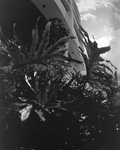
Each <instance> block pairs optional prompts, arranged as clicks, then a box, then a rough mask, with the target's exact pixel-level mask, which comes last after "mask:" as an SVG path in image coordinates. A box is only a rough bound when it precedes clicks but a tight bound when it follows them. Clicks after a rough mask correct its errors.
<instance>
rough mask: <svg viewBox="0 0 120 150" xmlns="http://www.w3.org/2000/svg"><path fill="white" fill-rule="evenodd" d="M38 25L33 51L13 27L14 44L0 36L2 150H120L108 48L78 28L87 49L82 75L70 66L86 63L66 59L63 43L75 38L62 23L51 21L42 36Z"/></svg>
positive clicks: (114, 78) (119, 114)
mask: <svg viewBox="0 0 120 150" xmlns="http://www.w3.org/2000/svg"><path fill="white" fill-rule="evenodd" d="M38 21H39V19H38V20H37V24H36V27H35V29H33V30H32V43H31V48H30V50H29V49H27V48H28V47H27V46H26V45H25V44H23V42H22V41H21V40H20V39H19V38H18V37H17V36H16V33H15V26H14V34H15V35H14V38H13V39H12V40H9V39H7V38H6V37H5V36H4V35H3V34H2V32H1V33H0V39H1V43H0V146H1V147H0V149H1V150H40V149H41V150H50V149H52V150H67V149H68V150H69V149H73V150H78V149H79V150H85V149H86V150H96V149H97V150H119V149H120V142H119V139H120V132H119V128H120V121H119V117H120V111H119V106H118V107H114V101H113V99H112V95H116V93H117V92H119V85H118V83H117V75H116V68H115V67H114V68H115V72H113V70H111V69H110V67H108V66H107V65H106V64H105V63H101V62H103V61H105V60H103V58H102V57H101V56H100V54H102V53H104V52H107V51H108V50H109V47H105V48H98V47H97V43H96V42H93V43H92V42H91V41H90V39H89V36H88V34H87V33H86V31H84V29H83V28H82V27H80V34H81V36H82V39H81V41H82V42H83V43H84V46H85V48H86V50H87V55H86V54H84V53H83V51H82V50H81V54H82V55H83V57H84V61H85V63H86V68H87V74H86V75H84V76H83V75H81V74H80V73H77V72H76V70H75V68H74V67H73V66H72V65H71V63H72V62H76V63H82V62H80V61H77V60H74V59H72V58H67V57H65V56H64V53H65V51H66V50H67V49H66V46H65V43H67V42H69V40H71V39H73V38H74V37H73V36H69V35H68V33H69V32H68V31H67V30H66V29H65V27H64V25H63V24H62V22H61V26H59V24H57V23H58V22H60V20H59V19H57V20H55V18H54V19H51V22H48V23H47V25H46V27H45V30H44V31H40V33H41V34H42V36H41V35H39V34H38V33H39V32H38ZM52 25H53V26H54V27H55V25H56V28H52ZM57 27H58V29H59V30H60V29H61V28H62V29H63V30H62V31H63V32H62V34H59V32H55V31H56V30H57ZM51 28H52V29H51ZM51 35H52V36H51ZM50 36H51V37H50ZM53 37H59V38H58V39H57V38H55V41H54V40H53V39H52V38H53ZM107 62H108V61H107ZM109 63H110V62H109ZM107 70H109V71H110V72H108V71H107Z"/></svg>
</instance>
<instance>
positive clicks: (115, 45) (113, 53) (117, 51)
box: [104, 29, 120, 77]
mask: <svg viewBox="0 0 120 150" xmlns="http://www.w3.org/2000/svg"><path fill="white" fill-rule="evenodd" d="M110 47H111V50H110V51H109V52H108V53H106V55H105V56H104V58H105V59H108V60H110V61H111V62H112V63H113V64H114V65H115V66H116V67H117V69H118V75H119V77H120V29H119V30H117V31H113V32H112V40H111V41H110Z"/></svg>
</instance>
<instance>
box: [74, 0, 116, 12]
mask: <svg viewBox="0 0 120 150" xmlns="http://www.w3.org/2000/svg"><path fill="white" fill-rule="evenodd" d="M113 1H118V0H79V1H78V0H77V1H76V3H77V6H78V8H79V11H80V12H81V13H83V12H87V11H90V10H96V9H97V8H101V7H114V5H113V4H112V2H113Z"/></svg>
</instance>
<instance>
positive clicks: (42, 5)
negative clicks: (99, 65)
mask: <svg viewBox="0 0 120 150" xmlns="http://www.w3.org/2000/svg"><path fill="white" fill-rule="evenodd" d="M31 1H32V2H33V3H34V5H35V6H36V7H37V8H38V9H39V10H40V11H41V13H42V14H43V15H44V16H45V17H46V19H50V18H53V17H59V18H61V19H63V20H65V21H66V23H67V26H68V28H69V29H70V34H71V35H73V36H75V37H76V39H74V40H71V41H70V42H69V43H68V49H69V54H70V56H71V57H72V58H74V59H77V60H80V61H83V58H82V56H81V54H80V52H79V48H78V47H79V46H81V48H83V45H82V43H81V40H80V33H79V24H80V13H79V11H78V8H77V6H76V3H75V1H74V0H31ZM66 55H68V53H66ZM74 65H75V66H76V68H77V70H78V71H86V67H85V64H84V61H83V63H82V64H77V63H75V64H74Z"/></svg>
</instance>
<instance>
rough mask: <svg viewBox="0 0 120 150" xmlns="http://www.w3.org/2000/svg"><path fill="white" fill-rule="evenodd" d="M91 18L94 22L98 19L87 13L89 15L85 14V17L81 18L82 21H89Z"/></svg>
mask: <svg viewBox="0 0 120 150" xmlns="http://www.w3.org/2000/svg"><path fill="white" fill-rule="evenodd" d="M89 18H90V19H92V20H93V21H94V20H95V19H96V16H94V15H93V14H91V13H87V14H85V15H83V16H82V17H81V20H88V19H89Z"/></svg>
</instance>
